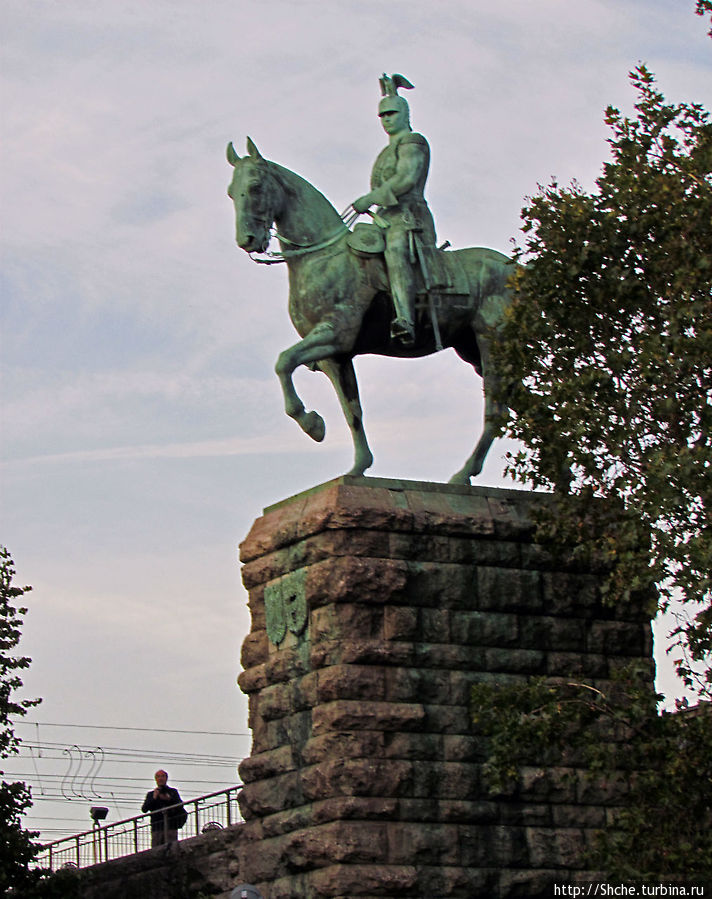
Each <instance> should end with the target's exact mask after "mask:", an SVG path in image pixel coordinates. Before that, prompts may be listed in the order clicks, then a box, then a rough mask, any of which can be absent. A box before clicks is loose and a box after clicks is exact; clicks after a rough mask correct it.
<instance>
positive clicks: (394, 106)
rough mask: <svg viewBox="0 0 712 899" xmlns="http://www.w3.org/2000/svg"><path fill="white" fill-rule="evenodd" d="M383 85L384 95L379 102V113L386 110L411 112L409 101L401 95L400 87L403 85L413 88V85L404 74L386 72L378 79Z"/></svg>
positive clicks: (382, 92)
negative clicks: (387, 73)
mask: <svg viewBox="0 0 712 899" xmlns="http://www.w3.org/2000/svg"><path fill="white" fill-rule="evenodd" d="M378 83H379V84H380V85H381V94H382V95H383V97H382V99H381V102H380V103H379V104H378V115H379V116H382V115H383V114H384V113H386V112H402V111H405V112H407V113H410V109H409V107H408V101H407V100H406V99H405V97H401V96H400V95H399V93H398V88H399V87H403V88H405V89H406V90H412V89H413V85H412V84H411V83H410V81H408V79H407V78H405V77H404V76H403V75H386V74H385V73H384V74H383V75H382V76H381V77H380V78H379V79H378Z"/></svg>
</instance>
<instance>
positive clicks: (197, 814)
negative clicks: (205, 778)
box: [194, 799, 200, 837]
mask: <svg viewBox="0 0 712 899" xmlns="http://www.w3.org/2000/svg"><path fill="white" fill-rule="evenodd" d="M199 803H200V799H196V800H195V802H194V805H195V835H196V837H197V836H198V834H199V833H200V812H199V811H198V805H199Z"/></svg>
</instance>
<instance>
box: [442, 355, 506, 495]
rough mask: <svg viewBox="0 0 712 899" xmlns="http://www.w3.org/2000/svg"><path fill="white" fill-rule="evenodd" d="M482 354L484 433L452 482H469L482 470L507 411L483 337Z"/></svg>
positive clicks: (451, 479) (452, 478)
mask: <svg viewBox="0 0 712 899" xmlns="http://www.w3.org/2000/svg"><path fill="white" fill-rule="evenodd" d="M478 346H479V349H480V356H481V360H482V384H483V388H484V394H485V413H484V427H483V429H482V435H481V437H480V439H479V440H478V441H477V444H476V446H475V448H474V450H473V451H472V455H471V456H470V457H469V458H468V459H467V461H466V462H465V464H464V465H463V466H462V468H461V469H460V470H459V471H458V472H456V473H455V474H454V475H453V476H452V477H451V478H450V482H449V483H451V484H468V485H469V483H470V478H474V477H475V476H476V475H478V474H479V473H480V472H481V471H482V466H483V465H484V461H485V458H486V456H487V453H488V452H489V449H490V447H491V446H492V441H493V440H494V439H495V437H497V436H498V435H499V432H500V424H499V421H500V418H501V416H502V413H503V412H504V411H505V408H506V407H505V406H504V404H503V403H501V402H498V401H497V400H496V399H495V397H496V396H498V395H499V393H500V385H499V381H498V379H497V377H496V376H495V374H494V372H492V369H491V365H490V359H489V345H488V343H487V341H486V340H483V339H482V338H480V339H479V341H478Z"/></svg>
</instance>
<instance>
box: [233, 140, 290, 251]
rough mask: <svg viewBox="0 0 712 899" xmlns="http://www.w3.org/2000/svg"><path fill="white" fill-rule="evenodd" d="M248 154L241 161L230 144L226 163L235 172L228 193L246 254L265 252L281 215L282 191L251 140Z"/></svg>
mask: <svg viewBox="0 0 712 899" xmlns="http://www.w3.org/2000/svg"><path fill="white" fill-rule="evenodd" d="M247 153H248V155H247V156H243V158H242V159H240V157H239V156H238V155H237V153H236V152H235V148H234V147H233V145H232V143H229V144H228V145H227V161H228V162H229V163H230V165H231V166H232V167H233V168H234V170H235V171H234V172H233V176H232V181H231V182H230V187H229V188H228V190H227V193H228V196H229V197H230V199H231V200H232V202H233V203H234V205H235V240H236V241H237V245H238V246H239V247H240V248H241V249H243V250H245V251H246V252H247V253H255V252H257V253H263V252H264V251H265V250H266V249H267V245H268V244H269V241H270V228H271V227H272V224H273V222H274V220H275V218H276V216H277V215H278V213H279V209H280V204H281V202H282V189H281V187H280V185H279V184H278V183H277V179H276V178H275V177H274V175H272V173H271V172H270V169H269V163H268V162H267V160H266V159H264V158H263V157H262V155H261V154H260V151H259V150H258V149H257V147H256V146H255V145H254V144H253V142H252V141H251V140H250V138H249V137H248V138H247Z"/></svg>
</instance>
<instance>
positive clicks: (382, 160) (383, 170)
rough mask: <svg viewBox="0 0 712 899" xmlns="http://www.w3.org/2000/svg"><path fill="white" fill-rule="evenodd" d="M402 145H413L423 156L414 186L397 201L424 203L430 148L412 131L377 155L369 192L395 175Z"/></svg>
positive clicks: (419, 135)
mask: <svg viewBox="0 0 712 899" xmlns="http://www.w3.org/2000/svg"><path fill="white" fill-rule="evenodd" d="M402 144H415V145H416V146H417V147H418V148H419V149H420V150H421V152H422V154H423V165H422V168H421V171H420V173H419V177H418V180H417V182H416V183H415V185H414V186H413V187H412V188H411V189H410V190H409V191H407V192H406V193H404V194H401V196H400V197H399V198H398V199H399V200H400V201H401V202H402V203H407V202H408V201H409V200H415V201H416V202H417V201H420V202H421V203H424V202H425V197H424V196H423V191H424V190H425V182H426V180H427V178H428V169H429V168H430V146H429V145H428V142H427V140H426V139H425V138H424V137H423V135H422V134H417V133H416V132H414V131H404V132H403V134H402V135H400V136H399V137H398V139H397V140H395V141H394V142H393V143H389V144H388V145H387V146H386V147H384V148H383V150H381V152H380V153H379V154H378V157H377V159H376V161H375V162H374V164H373V169H372V170H371V190H373V189H374V188H376V187H380V186H381V185H382V184H384V183H385V182H386V181H388V180H389V179H390V178H392V177H393V176H394V175H395V173H396V166H397V165H398V149H399V147H400V146H401V145H402Z"/></svg>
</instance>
